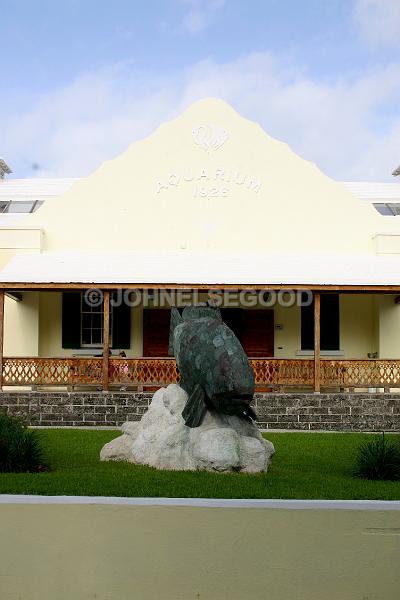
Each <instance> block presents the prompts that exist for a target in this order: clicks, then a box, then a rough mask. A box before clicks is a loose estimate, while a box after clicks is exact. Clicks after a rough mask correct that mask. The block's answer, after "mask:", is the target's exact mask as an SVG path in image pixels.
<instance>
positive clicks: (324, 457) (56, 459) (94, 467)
mask: <svg viewBox="0 0 400 600" xmlns="http://www.w3.org/2000/svg"><path fill="white" fill-rule="evenodd" d="M40 435H41V436H42V438H43V442H44V444H45V446H46V449H47V453H48V457H49V461H50V464H51V467H52V470H51V472H46V473H37V474H36V473H35V474H31V473H27V474H25V473H19V474H9V473H2V474H0V494H47V495H87V496H161V497H175V498H183V497H194V498H196V497H198V498H201V497H202V498H339V499H381V500H399V499H400V481H399V482H392V481H385V482H376V481H364V480H360V479H355V478H353V477H352V475H351V470H352V463H353V460H354V456H355V452H356V449H357V447H358V445H359V444H360V443H361V442H362V441H363V440H364V439H365V438H366V437H367V435H366V434H358V433H346V434H340V433H338V434H324V433H309V434H304V433H269V434H268V436H266V437H268V439H269V440H271V441H272V442H273V444H274V445H275V449H276V455H275V457H274V459H273V463H272V466H271V467H270V470H269V471H268V473H267V474H262V475H244V474H225V475H224V474H221V475H218V474H214V473H204V472H174V471H157V470H156V469H152V468H150V467H143V466H136V465H130V464H124V463H115V462H109V463H101V462H100V461H99V452H100V449H101V447H102V446H103V444H105V443H106V442H108V441H110V440H111V439H112V438H114V437H116V436H117V435H119V432H118V431H87V430H71V429H66V430H60V429H58V430H56V429H49V430H41V431H40ZM368 439H370V436H368Z"/></svg>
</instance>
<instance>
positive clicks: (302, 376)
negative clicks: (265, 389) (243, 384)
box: [250, 358, 314, 386]
mask: <svg viewBox="0 0 400 600" xmlns="http://www.w3.org/2000/svg"><path fill="white" fill-rule="evenodd" d="M250 364H251V366H252V367H253V371H254V376H255V380H256V385H258V386H263V385H265V386H268V385H270V386H310V385H311V386H312V385H314V361H313V360H311V359H303V358H298V359H296V358H295V359H287V358H251V359H250Z"/></svg>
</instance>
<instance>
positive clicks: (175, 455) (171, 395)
mask: <svg viewBox="0 0 400 600" xmlns="http://www.w3.org/2000/svg"><path fill="white" fill-rule="evenodd" d="M186 401H187V394H186V392H185V391H184V390H183V389H182V388H181V387H179V385H176V384H171V385H169V386H168V387H167V388H161V389H160V390H158V391H157V392H156V393H155V394H154V396H153V400H152V402H151V404H150V406H149V410H148V411H147V413H146V414H145V415H144V416H143V417H142V419H141V420H140V421H138V422H127V423H125V424H124V425H123V426H122V432H123V434H122V435H121V436H120V437H119V438H116V439H115V440H112V441H111V442H109V443H108V444H106V445H105V446H104V447H103V449H102V450H101V453H100V458H101V460H123V461H129V462H132V463H136V464H143V465H149V466H151V467H156V468H157V469H173V470H189V471H196V470H200V471H217V472H223V473H226V472H243V473H259V472H263V471H267V469H268V466H269V464H270V462H271V458H272V456H273V454H274V452H275V450H274V446H273V445H272V444H271V442H268V441H267V440H265V439H264V438H263V437H262V436H261V434H260V432H259V430H258V427H257V426H256V425H255V424H254V423H250V422H247V421H245V420H243V419H240V418H238V417H235V416H227V415H220V414H217V413H214V412H208V413H207V414H206V416H205V418H204V421H203V423H202V424H201V425H200V426H199V427H196V428H193V429H191V428H190V427H187V426H186V425H185V423H184V420H183V418H182V414H181V413H182V410H183V407H184V406H185V404H186Z"/></svg>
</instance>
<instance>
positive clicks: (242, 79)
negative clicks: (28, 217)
mask: <svg viewBox="0 0 400 600" xmlns="http://www.w3.org/2000/svg"><path fill="white" fill-rule="evenodd" d="M205 96H218V97H222V98H224V99H226V100H227V101H228V102H230V103H231V104H232V105H233V106H234V107H235V108H236V109H237V110H238V111H239V112H241V113H242V114H243V115H244V116H246V117H248V118H250V119H253V120H257V121H259V122H260V123H261V125H262V126H263V127H264V129H265V130H266V131H267V132H268V133H270V134H271V135H273V136H274V137H277V138H279V139H282V140H284V141H286V142H288V143H289V144H290V145H291V146H292V147H293V149H294V150H295V151H296V152H298V153H299V154H300V155H302V156H303V157H305V158H307V159H310V160H313V161H315V162H316V163H317V164H318V165H319V166H320V168H322V170H323V171H325V172H326V173H327V174H329V175H331V176H333V177H335V178H337V179H370V180H374V179H375V180H379V179H381V180H385V179H387V180H389V181H390V180H391V176H390V173H391V172H392V170H393V169H394V168H395V167H396V166H397V165H398V163H399V162H400V147H399V139H400V116H399V113H398V112H395V111H394V110H393V109H392V110H393V115H392V116H391V117H390V111H389V109H390V107H393V106H397V105H398V104H399V101H400V66H399V65H393V66H388V67H386V68H385V69H381V70H379V71H372V72H368V73H365V74H363V75H361V76H359V77H358V78H357V79H355V80H353V81H346V80H338V81H336V82H333V83H327V82H321V81H317V80H314V79H312V78H310V77H306V76H305V75H304V74H303V72H302V71H301V70H299V71H297V70H296V69H295V68H290V69H288V68H285V66H284V64H283V63H282V62H281V61H279V60H278V59H277V58H276V57H274V56H273V55H271V54H269V53H259V54H251V55H248V56H245V57H242V58H240V59H237V60H234V61H232V62H229V63H225V64H218V63H215V62H213V61H211V60H208V61H203V62H201V63H198V64H196V65H194V66H192V67H191V68H188V69H187V70H186V71H184V72H181V71H179V72H170V73H168V74H166V75H164V76H160V75H154V74H152V73H146V74H144V73H141V72H138V71H135V70H133V68H132V66H129V65H128V66H127V65H117V66H114V67H110V68H107V69H102V70H100V71H98V72H94V73H91V74H86V75H83V76H81V77H79V78H78V79H77V80H76V81H74V82H73V83H71V85H69V86H67V87H64V88H61V89H58V90H56V91H54V92H52V93H50V94H48V95H47V96H44V97H43V98H42V99H41V100H40V101H39V102H38V103H37V104H36V105H35V106H34V107H33V108H32V109H31V110H29V111H27V112H25V113H18V114H14V115H13V116H12V117H9V118H8V119H6V118H5V116H4V115H3V117H2V132H1V138H2V139H1V141H0V145H1V148H0V150H1V153H2V154H3V155H4V157H5V158H6V159H7V160H8V162H9V163H10V164H11V166H12V165H13V164H14V166H15V165H16V164H17V165H18V164H22V160H23V159H25V158H29V160H30V161H32V162H37V163H39V164H40V165H41V166H42V167H43V170H42V171H39V172H38V175H40V176H46V175H48V176H79V175H86V174H88V173H89V172H91V171H92V170H93V169H95V168H96V167H97V166H98V165H99V164H100V163H101V162H102V161H103V160H106V159H109V158H113V157H114V156H115V155H117V154H118V153H120V152H122V151H123V150H124V149H125V148H126V147H127V146H128V145H129V144H130V143H131V142H132V141H134V140H136V139H140V138H142V137H144V136H146V135H148V134H149V133H151V131H152V130H153V129H155V128H156V127H157V126H158V125H159V123H160V122H162V121H164V120H166V119H170V118H171V117H172V116H174V115H176V114H178V113H179V112H181V111H182V110H183V109H184V108H185V107H186V106H188V105H189V104H190V103H191V102H192V101H194V100H196V99H198V98H201V97H205ZM387 107H388V108H387ZM383 117H384V118H383ZM14 170H15V169H14ZM15 175H16V176H18V172H16V173H15Z"/></svg>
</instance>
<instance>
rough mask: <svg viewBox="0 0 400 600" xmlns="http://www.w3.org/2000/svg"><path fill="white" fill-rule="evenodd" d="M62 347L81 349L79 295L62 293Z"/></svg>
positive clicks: (77, 293)
mask: <svg viewBox="0 0 400 600" xmlns="http://www.w3.org/2000/svg"><path fill="white" fill-rule="evenodd" d="M62 347H63V348H73V349H77V348H80V347H81V293H80V292H63V295H62Z"/></svg>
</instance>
